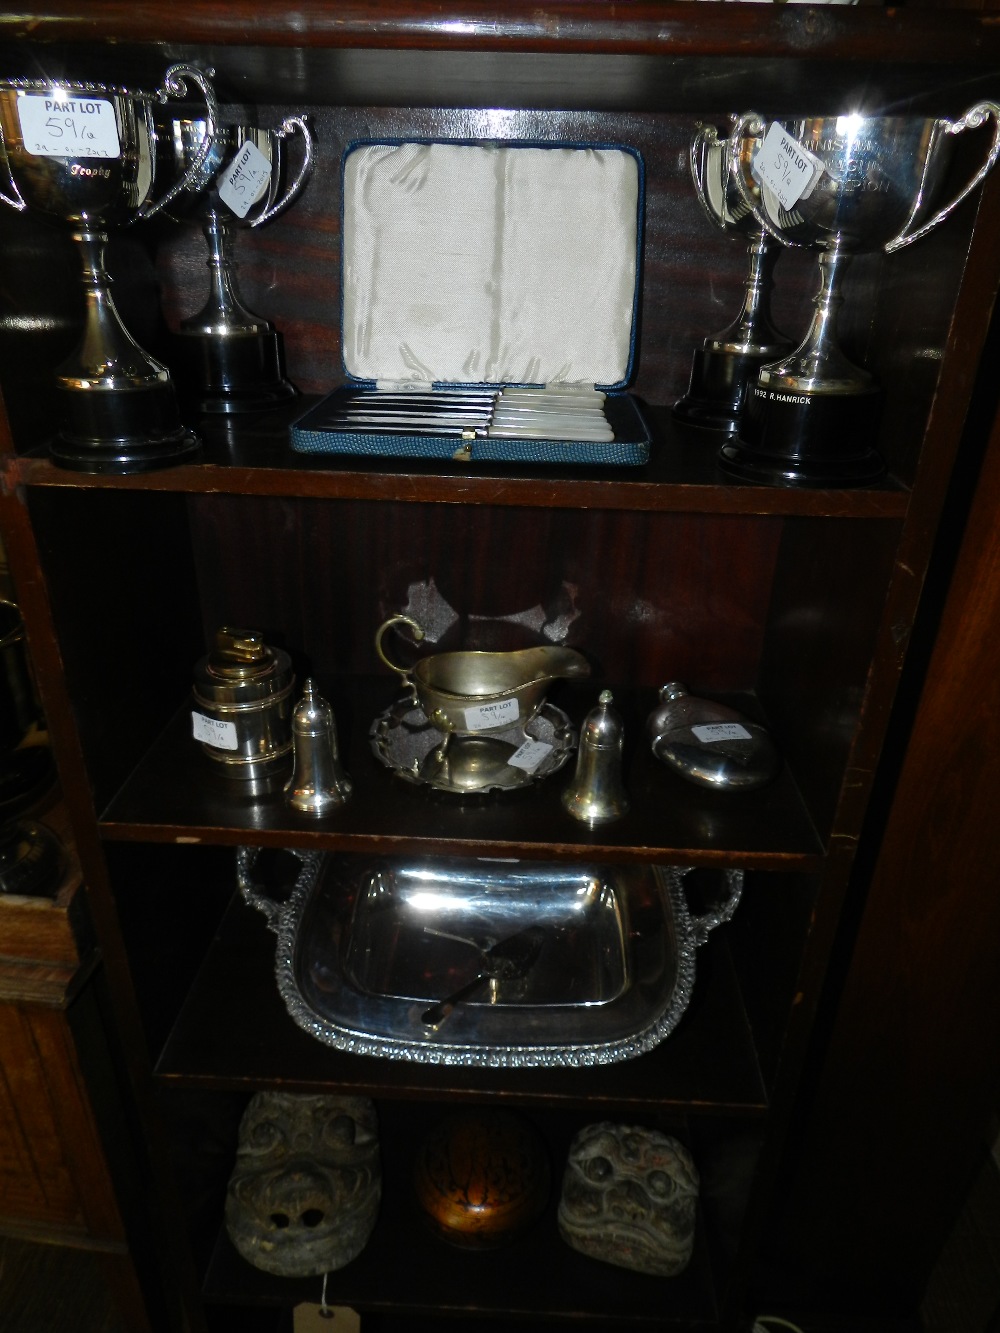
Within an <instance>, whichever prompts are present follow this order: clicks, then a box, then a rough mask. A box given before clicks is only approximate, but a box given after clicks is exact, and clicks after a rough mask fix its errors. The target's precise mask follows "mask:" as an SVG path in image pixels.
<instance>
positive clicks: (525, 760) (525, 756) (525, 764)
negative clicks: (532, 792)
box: [507, 740, 552, 773]
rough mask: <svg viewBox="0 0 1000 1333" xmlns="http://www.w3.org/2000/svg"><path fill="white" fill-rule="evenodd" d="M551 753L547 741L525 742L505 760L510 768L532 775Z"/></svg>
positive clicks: (550, 747)
mask: <svg viewBox="0 0 1000 1333" xmlns="http://www.w3.org/2000/svg"><path fill="white" fill-rule="evenodd" d="M551 753H552V746H551V745H549V743H548V741H532V740H527V741H525V742H524V744H523V745H521V746H519V747H518V748H517V749H516V750H515V751H514V753H513V754H512V755H511V757H510V758H509V759H508V760H507V763H508V765H509V766H510V767H511V768H523V769H524V771H525V773H534V771H535V769H536V768H537V767H538V765H539V764H540V763H541V762H542V760H543V759H546V758H547V757H548V756H549V755H550V754H551Z"/></svg>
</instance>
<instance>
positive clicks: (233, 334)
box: [160, 115, 313, 413]
mask: <svg viewBox="0 0 1000 1333" xmlns="http://www.w3.org/2000/svg"><path fill="white" fill-rule="evenodd" d="M222 122H223V123H221V124H220V125H219V126H218V127H217V129H216V132H215V136H214V140H213V144H212V148H211V151H210V152H209V154H208V156H207V158H205V160H204V162H203V165H202V166H201V168H200V169H199V172H198V177H197V182H196V185H195V187H194V190H193V192H192V193H190V194H188V195H185V196H184V197H183V198H179V199H178V200H176V202H175V206H174V208H173V209H172V210H171V212H172V214H173V216H175V217H177V218H179V219H183V220H186V221H192V222H195V223H197V224H199V225H200V226H201V228H202V230H203V232H204V234H205V240H206V241H207V243H208V271H209V275H210V282H211V288H210V291H209V296H208V300H207V301H206V303H205V305H204V306H203V307H202V309H201V310H199V311H198V313H197V314H195V315H191V316H190V317H189V318H188V319H185V320H184V321H183V322H182V323H181V326H180V332H179V336H178V340H177V348H178V362H177V373H178V378H179V380H181V381H182V383H181V388H182V390H190V392H191V394H192V396H193V397H194V399H195V401H196V404H197V407H198V409H199V410H200V411H202V412H221V413H232V412H251V411H259V410H260V409H262V408H266V407H270V406H271V405H272V404H274V403H280V402H283V401H284V400H285V399H286V398H291V397H294V395H295V393H296V390H295V388H294V387H293V385H292V384H291V383H290V382H289V381H288V380H287V379H286V378H285V374H284V369H283V361H282V355H281V345H280V340H279V335H278V333H277V332H276V331H275V329H274V326H273V325H272V324H270V323H269V322H268V321H267V320H266V319H262V318H261V317H260V316H259V315H255V314H253V313H252V312H251V311H250V310H248V309H247V308H246V306H245V305H244V303H243V300H242V298H241V296H240V293H239V289H238V286H237V282H236V267H237V265H236V262H235V260H234V259H233V246H234V232H235V231H237V230H238V229H241V228H256V227H260V226H263V224H264V223H265V222H270V220H271V219H272V218H273V217H276V216H277V215H278V214H279V213H281V212H283V211H284V210H285V209H286V208H287V207H288V205H289V204H290V203H291V202H292V201H293V200H294V199H296V198H298V196H299V194H300V193H301V191H302V187H303V186H304V185H305V183H306V180H307V178H308V176H309V173H310V171H311V169H312V157H313V141H312V134H311V133H310V130H309V127H308V125H307V124H306V122H305V120H304V119H303V118H302V117H301V116H289V117H288V118H287V119H286V120H283V121H282V123H281V124H280V125H279V126H278V128H277V129H259V128H257V127H256V126H253V125H250V124H246V123H242V122H240V121H237V122H229V123H227V118H226V117H225V116H223V117H222ZM203 134H204V125H203V122H202V121H201V120H199V119H197V118H196V117H191V116H183V115H174V116H172V117H171V118H170V119H169V120H167V118H166V117H164V120H163V122H162V134H161V136H160V139H161V146H160V151H161V153H162V154H163V155H164V156H166V157H169V159H170V165H171V168H172V169H173V170H186V169H187V168H188V166H189V165H190V163H191V162H192V161H193V160H194V158H195V156H196V154H197V152H198V144H199V143H200V141H201V139H202V137H203ZM296 134H298V135H299V136H300V137H301V139H302V159H301V162H300V164H299V168H298V171H297V172H296V173H295V175H294V177H293V178H292V179H287V177H288V172H287V161H286V159H287V153H286V145H287V143H288V141H289V140H290V139H291V138H292V137H293V136H294V135H296Z"/></svg>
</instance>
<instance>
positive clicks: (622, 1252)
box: [559, 1123, 698, 1277]
mask: <svg viewBox="0 0 1000 1333" xmlns="http://www.w3.org/2000/svg"><path fill="white" fill-rule="evenodd" d="M697 1202H698V1172H697V1171H696V1169H695V1165H694V1162H693V1161H692V1160H691V1157H690V1154H689V1153H688V1151H687V1149H686V1148H685V1147H684V1146H683V1145H682V1144H681V1143H679V1142H678V1140H677V1139H675V1138H671V1137H670V1136H669V1135H668V1134H662V1133H660V1132H659V1131H658V1130H649V1129H635V1128H632V1127H630V1126H628V1125H612V1124H606V1123H602V1124H597V1125H588V1126H587V1127H586V1128H585V1129H582V1130H581V1131H580V1133H579V1134H577V1136H576V1138H575V1139H574V1140H573V1142H572V1144H571V1145H570V1150H569V1155H568V1158H567V1162H566V1172H565V1175H564V1177H563V1185H562V1195H561V1197H560V1200H559V1232H560V1234H561V1236H562V1237H563V1239H564V1240H565V1241H566V1242H567V1244H569V1245H571V1246H572V1247H573V1249H575V1250H579V1251H580V1252H581V1253H582V1254H586V1255H589V1256H590V1257H591V1258H593V1259H602V1260H604V1262H605V1263H611V1264H617V1265H618V1266H619V1267H621V1268H631V1269H633V1270H635V1271H636V1272H639V1273H652V1274H655V1275H657V1276H660V1277H673V1276H674V1275H675V1274H677V1273H679V1272H681V1271H682V1269H684V1268H685V1267H686V1265H687V1263H688V1261H689V1259H690V1258H691V1251H692V1248H693V1246H694V1225H695V1213H696V1209H697Z"/></svg>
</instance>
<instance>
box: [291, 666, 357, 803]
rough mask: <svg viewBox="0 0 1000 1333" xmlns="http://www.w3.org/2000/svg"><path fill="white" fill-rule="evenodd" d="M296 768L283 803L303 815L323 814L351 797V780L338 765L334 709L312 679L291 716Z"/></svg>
mask: <svg viewBox="0 0 1000 1333" xmlns="http://www.w3.org/2000/svg"><path fill="white" fill-rule="evenodd" d="M292 742H293V745H294V750H295V765H294V768H293V770H292V776H291V778H290V779H289V781H288V782H287V783H286V785H285V800H286V801H287V802H288V804H289V805H290V806H291V807H292V809H293V810H298V811H300V813H302V814H304V815H326V814H329V813H330V811H331V810H335V809H336V808H337V807H338V806H341V805H343V804H344V802H345V801H346V800H347V799H348V798H349V797H350V795H351V780H350V778H349V777H348V776H347V774H346V773H345V772H344V770H343V769H342V768H341V766H340V758H339V756H338V752H337V729H336V725H335V723H334V720H333V709H332V708H331V707H330V705H329V704H328V703H327V701H326V700H325V699H324V698H323V696H322V695H321V694H319V693H318V692H317V690H316V687H315V685H314V684H313V682H312V681H311V680H307V681H306V682H305V684H304V685H303V687H302V698H301V699H300V701H299V703H298V704H297V705H296V708H295V712H294V713H293V714H292Z"/></svg>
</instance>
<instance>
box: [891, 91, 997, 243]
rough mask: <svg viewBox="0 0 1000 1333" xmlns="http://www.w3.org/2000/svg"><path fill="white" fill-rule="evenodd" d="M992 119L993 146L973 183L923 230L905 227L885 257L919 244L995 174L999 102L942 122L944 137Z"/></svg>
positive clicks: (946, 205) (987, 103) (938, 212)
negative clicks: (908, 231) (907, 246)
mask: <svg viewBox="0 0 1000 1333" xmlns="http://www.w3.org/2000/svg"><path fill="white" fill-rule="evenodd" d="M991 117H992V119H993V142H992V144H991V145H990V151H989V153H988V154H987V156H986V161H985V162H984V163H983V165H982V166H981V167H980V168H979V170H978V171H977V172H976V174H975V175H974V176H973V177H972V178H971V180H969V181H968V182H967V184H966V185H965V186H964V187H963V188H962V189H961V190H959V192H958V194H956V195H955V197H954V199H952V200H951V202H950V203H947V204H945V205H943V207H941V208H939V209H938V211H937V212H936V213H935V214H934V216H933V217H932V218H931V219H930V221H929V222H925V223H924V224H923V226H922V227H918V228H917V230H916V231H914V232H910V234H909V235H907V233H906V227H904V228H903V230H902V231H901V232H900V233H899V235H898V236H896V237H895V238H894V239H893V240H891V241H888V242H887V243H886V245H885V252H886V254H892V252H893V251H894V250H901V249H902V248H903V246H904V245H909V244H910V242H911V241H916V240H919V239H920V237H921V236H926V235H927V233H928V232H929V231H931V230H933V228H934V227H936V226H937V225H938V223H939V222H943V221H944V219H945V218H946V217H947V216H948V214H949V213H951V212H953V211H954V209H956V208H957V207H958V205H959V204H960V203H961V202H962V200H963V199H964V198H965V197H966V196H967V195H970V194H971V193H972V191H973V190H974V189H975V188H976V186H977V185H981V184H982V182H983V181H984V180H985V179H986V177H987V175H988V174H989V172H990V171H992V169H993V166H994V165H995V163H996V160H997V157H998V156H1000V105H997V103H996V102H977V103H976V104H975V106H971V107H969V109H968V111H966V113H965V115H964V116H961V117H960V118H959V119H958V120H942V121H940V122H939V124H940V125H941V127H942V128H943V130H944V132H945V134H962V133H963V132H964V131H965V130H975V129H978V128H979V126H980V125H982V123H983V122H984V121H985V120H989V119H990V118H991ZM907 225H909V224H907Z"/></svg>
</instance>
